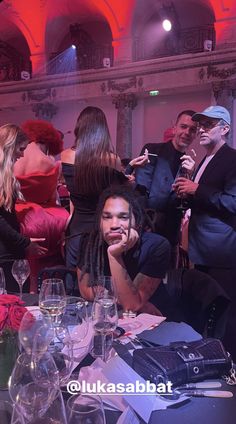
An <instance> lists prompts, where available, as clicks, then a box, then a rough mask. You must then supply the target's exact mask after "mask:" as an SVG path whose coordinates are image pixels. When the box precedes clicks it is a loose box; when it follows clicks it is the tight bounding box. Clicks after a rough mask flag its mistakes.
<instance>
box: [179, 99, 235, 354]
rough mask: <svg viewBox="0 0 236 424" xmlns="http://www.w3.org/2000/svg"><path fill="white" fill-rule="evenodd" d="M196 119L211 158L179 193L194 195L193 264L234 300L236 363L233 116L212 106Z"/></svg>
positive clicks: (182, 182)
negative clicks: (230, 139) (230, 142)
mask: <svg viewBox="0 0 236 424" xmlns="http://www.w3.org/2000/svg"><path fill="white" fill-rule="evenodd" d="M192 120H193V121H197V122H198V125H199V133H200V144H201V145H202V146H204V147H205V149H206V156H205V158H204V159H203V160H202V162H201V163H200V165H199V167H198V169H197V171H196V173H195V176H194V178H193V181H190V180H187V179H185V178H179V179H178V180H177V181H176V183H175V185H174V190H175V191H176V193H177V194H178V195H179V196H183V195H184V196H186V195H188V196H189V203H190V207H191V218H190V223H189V257H190V260H191V261H192V262H193V263H194V264H195V267H196V268H198V269H200V270H202V271H204V272H207V273H208V274H210V275H212V277H214V278H215V279H216V280H217V281H218V282H219V283H220V284H221V285H222V286H223V287H224V289H225V290H226V291H227V292H228V295H229V296H230V298H231V312H230V319H229V323H228V326H227V330H226V336H225V337H226V338H225V345H226V348H228V349H229V350H230V352H231V353H232V354H233V357H234V359H235V360H236V307H235V306H236V150H234V149H232V148H231V147H229V146H228V145H227V143H226V141H227V136H228V134H229V131H230V123H231V121H230V114H229V112H228V110H227V109H225V108H224V107H222V106H210V107H208V108H207V109H205V110H204V111H203V112H202V113H196V114H195V115H193V117H192Z"/></svg>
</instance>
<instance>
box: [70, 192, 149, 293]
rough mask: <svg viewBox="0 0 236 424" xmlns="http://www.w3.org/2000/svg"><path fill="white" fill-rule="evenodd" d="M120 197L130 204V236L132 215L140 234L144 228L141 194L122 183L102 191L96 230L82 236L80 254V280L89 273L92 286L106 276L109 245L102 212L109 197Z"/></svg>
mask: <svg viewBox="0 0 236 424" xmlns="http://www.w3.org/2000/svg"><path fill="white" fill-rule="evenodd" d="M118 197H121V198H122V199H124V200H125V201H126V202H127V203H128V204H129V227H128V238H129V235H130V230H131V218H132V215H133V216H134V219H135V229H136V231H137V232H138V234H139V235H140V234H141V232H142V230H143V225H144V214H143V210H142V208H141V206H140V201H139V196H138V195H137V193H135V192H134V190H132V189H131V188H128V187H127V186H122V185H120V186H111V187H109V188H107V189H106V190H104V191H103V192H102V194H101V196H100V198H99V203H98V206H97V211H96V216H95V224H94V230H93V231H92V232H91V233H90V234H89V236H88V234H87V235H85V236H84V237H83V238H82V240H81V247H80V251H79V255H78V261H79V262H80V261H81V259H82V257H83V258H84V265H83V267H82V272H81V277H80V280H81V279H82V278H83V276H84V274H85V273H88V274H89V280H90V281H89V283H90V286H94V285H96V281H98V280H99V279H100V278H101V277H103V276H104V257H105V249H106V248H107V247H106V245H105V242H104V240H103V235H102V232H101V229H100V223H101V217H102V212H103V209H104V206H105V203H106V201H107V200H108V199H110V198H112V199H116V198H118Z"/></svg>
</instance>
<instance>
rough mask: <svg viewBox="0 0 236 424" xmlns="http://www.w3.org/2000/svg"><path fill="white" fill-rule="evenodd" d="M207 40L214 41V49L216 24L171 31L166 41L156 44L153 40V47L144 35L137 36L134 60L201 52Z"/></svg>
mask: <svg viewBox="0 0 236 424" xmlns="http://www.w3.org/2000/svg"><path fill="white" fill-rule="evenodd" d="M205 40H211V41H212V49H213V50H214V48H215V29H214V25H206V26H202V27H196V28H187V29H182V30H179V31H176V32H175V31H173V32H172V31H171V32H170V33H168V34H167V35H166V38H165V41H164V42H163V41H162V42H160V43H159V42H158V40H157V42H156V45H155V44H154V43H153V42H152V47H150V45H148V43H147V42H145V41H144V40H143V37H142V38H137V39H136V40H134V44H133V60H134V61H135V62H136V61H140V60H147V59H156V58H159V57H166V56H174V55H179V54H187V53H199V52H202V51H204V41H205Z"/></svg>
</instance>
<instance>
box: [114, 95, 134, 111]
mask: <svg viewBox="0 0 236 424" xmlns="http://www.w3.org/2000/svg"><path fill="white" fill-rule="evenodd" d="M111 97H112V104H114V105H115V107H116V109H124V108H126V107H128V108H130V109H131V110H132V109H134V108H135V107H136V106H137V103H138V102H137V97H136V96H135V94H134V93H122V94H118V95H112V96H111Z"/></svg>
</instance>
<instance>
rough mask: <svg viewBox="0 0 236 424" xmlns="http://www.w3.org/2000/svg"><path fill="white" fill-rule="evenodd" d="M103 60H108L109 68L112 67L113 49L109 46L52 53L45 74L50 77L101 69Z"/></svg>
mask: <svg viewBox="0 0 236 424" xmlns="http://www.w3.org/2000/svg"><path fill="white" fill-rule="evenodd" d="M105 58H109V63H110V66H113V47H112V46H111V45H103V46H94V45H93V46H87V47H86V49H84V48H83V49H80V48H79V47H77V48H76V50H74V51H73V49H67V50H65V51H64V52H61V53H60V52H57V53H53V54H52V55H51V56H50V61H49V62H48V66H47V73H48V74H50V75H51V74H61V73H65V72H73V71H80V70H81V71H82V70H85V69H99V68H103V67H104V66H105V65H104V59H105Z"/></svg>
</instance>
